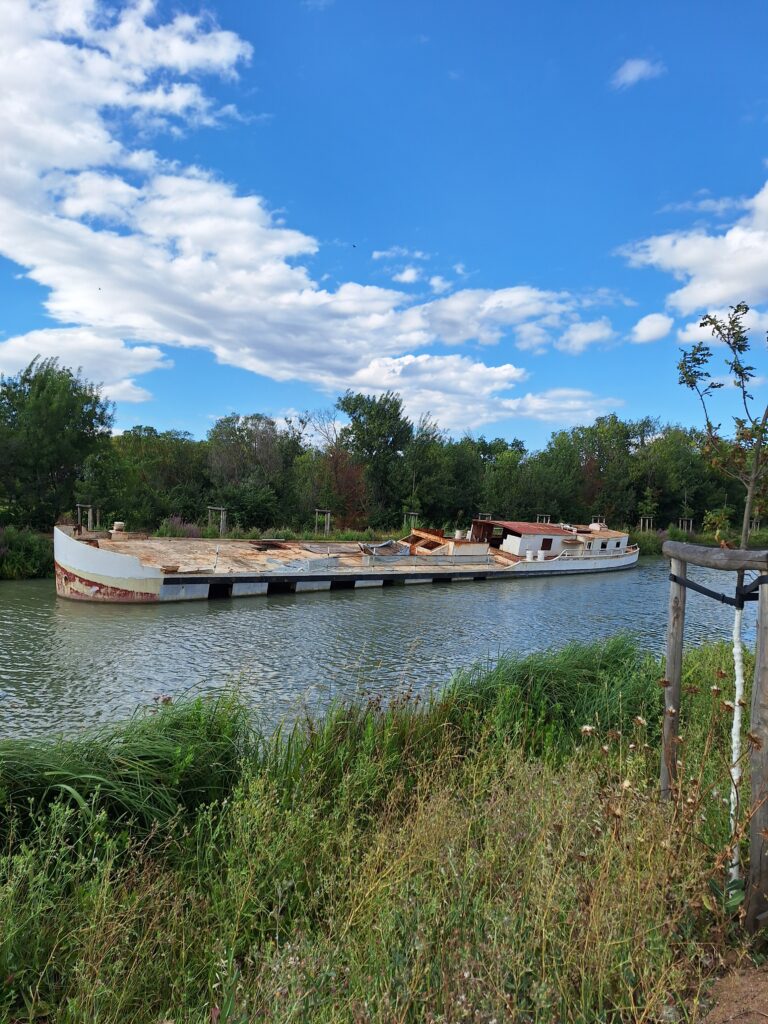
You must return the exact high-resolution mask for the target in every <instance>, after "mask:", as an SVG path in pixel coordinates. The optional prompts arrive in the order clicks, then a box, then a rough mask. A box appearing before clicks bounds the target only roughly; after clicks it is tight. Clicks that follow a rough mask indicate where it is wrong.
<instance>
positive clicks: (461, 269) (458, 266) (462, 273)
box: [453, 263, 467, 277]
mask: <svg viewBox="0 0 768 1024" xmlns="http://www.w3.org/2000/svg"><path fill="white" fill-rule="evenodd" d="M453 269H454V271H455V272H456V273H457V274H458V275H459V277H466V276H467V268H466V267H465V266H464V264H463V263H454V264H453Z"/></svg>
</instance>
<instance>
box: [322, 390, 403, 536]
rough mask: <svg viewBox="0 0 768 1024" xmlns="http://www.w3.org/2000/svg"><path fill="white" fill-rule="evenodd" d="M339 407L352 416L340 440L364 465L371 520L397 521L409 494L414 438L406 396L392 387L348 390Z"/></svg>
mask: <svg viewBox="0 0 768 1024" xmlns="http://www.w3.org/2000/svg"><path fill="white" fill-rule="evenodd" d="M336 408H337V409H338V410H339V411H340V412H343V413H344V414H345V415H346V416H347V417H348V418H349V423H348V424H346V425H345V426H343V427H342V428H341V430H340V431H339V440H340V442H341V444H342V445H344V446H345V447H346V448H347V449H348V450H349V451H350V452H351V453H352V454H353V455H354V456H355V458H357V459H358V460H359V461H360V462H361V463H362V464H363V466H364V470H365V477H366V481H367V483H368V489H369V493H370V500H371V510H370V519H371V522H372V524H373V525H385V524H390V523H393V522H394V521H395V520H396V519H397V518H398V517H399V515H400V513H401V511H402V506H403V502H404V501H405V500H406V497H407V481H406V479H405V473H404V455H405V451H406V449H407V448H408V445H409V444H410V442H411V439H412V438H413V424H412V423H411V421H410V420H409V419H408V417H407V416H406V415H405V413H404V412H403V400H402V399H401V398H400V396H399V395H396V394H395V393H394V392H392V391H387V392H385V393H384V394H383V395H378V396H375V395H363V394H355V393H354V392H352V391H347V392H346V393H345V394H344V395H342V397H341V398H340V399H339V400H338V401H337V403H336Z"/></svg>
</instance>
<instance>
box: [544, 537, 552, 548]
mask: <svg viewBox="0 0 768 1024" xmlns="http://www.w3.org/2000/svg"><path fill="white" fill-rule="evenodd" d="M541 550H542V551H551V550H552V538H551V537H545V538H544V540H543V541H542V542H541Z"/></svg>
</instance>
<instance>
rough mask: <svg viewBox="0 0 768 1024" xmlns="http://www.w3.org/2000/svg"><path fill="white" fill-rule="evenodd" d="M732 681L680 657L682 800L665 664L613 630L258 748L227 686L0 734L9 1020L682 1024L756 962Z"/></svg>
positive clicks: (335, 715) (274, 738) (722, 656)
mask: <svg viewBox="0 0 768 1024" xmlns="http://www.w3.org/2000/svg"><path fill="white" fill-rule="evenodd" d="M725 665H727V651H726V650H725V648H721V647H713V648H708V649H703V650H702V651H697V652H692V654H691V655H689V657H688V659H687V662H686V669H685V671H686V686H688V687H689V688H694V687H695V688H696V690H695V692H693V690H692V692H691V693H690V695H689V696H690V700H689V702H688V703H687V705H686V707H685V709H682V710H684V712H685V714H684V718H683V721H682V726H683V729H682V732H683V735H684V737H685V742H686V750H685V757H684V758H683V759H682V760H683V769H682V777H683V778H682V782H681V787H680V792H679V794H678V800H677V801H675V802H673V804H672V805H669V804H665V805H662V804H660V803H659V802H658V800H657V798H656V788H657V773H658V755H657V746H658V743H657V740H658V728H659V716H660V711H661V704H662V701H661V694H662V689H661V688H660V687H659V679H660V678H661V666H660V665H659V663H658V662H657V661H655V660H654V659H651V658H648V657H646V656H644V655H642V654H640V653H639V652H638V651H637V650H636V649H635V648H634V647H633V646H632V644H631V643H630V642H629V641H627V640H626V639H622V638H619V639H616V640H612V641H608V642H607V643H605V644H599V645H594V646H574V647H570V648H567V649H565V650H564V651H561V652H557V653H553V654H548V655H535V656H532V657H530V658H524V659H502V660H501V661H500V662H499V663H498V664H496V665H492V666H486V667H478V668H476V669H473V670H471V671H468V672H465V673H461V674H460V675H459V676H458V677H457V678H456V679H455V680H454V681H453V682H452V684H451V685H450V686H449V687H448V688H447V689H446V690H445V691H443V692H442V693H439V694H434V695H431V696H429V697H427V698H422V699H420V698H419V697H418V696H415V695H407V694H406V695H404V696H402V697H400V698H398V699H396V700H393V701H392V702H390V703H389V704H387V705H386V706H382V704H381V703H380V702H379V701H375V700H372V701H369V702H367V703H358V704H354V705H349V706H343V705H338V706H336V707H335V708H333V709H331V710H330V711H329V712H328V714H327V715H326V716H325V717H324V718H323V719H321V720H319V721H316V720H311V719H307V720H305V721H303V722H301V723H299V724H298V725H296V726H295V727H293V728H292V729H290V730H285V731H278V732H277V733H275V734H274V735H271V736H268V737H267V736H263V735H261V734H260V733H259V732H258V730H256V729H255V728H254V727H253V725H252V722H251V720H250V719H249V716H248V714H247V712H246V711H245V710H244V709H243V708H242V706H241V705H240V704H239V703H238V701H237V700H236V699H235V698H232V697H229V698H222V699H220V700H218V701H196V702H193V703H192V704H188V703H182V704H180V705H178V706H176V705H173V704H172V705H169V706H165V705H163V706H160V707H159V708H158V709H157V713H156V714H154V715H144V716H142V717H140V718H137V719H136V720H135V721H133V722H131V723H129V725H128V726H126V727H124V728H121V729H118V730H116V731H115V732H114V734H112V735H110V734H108V733H102V734H98V735H97V736H95V737H88V738H87V739H86V740H83V741H78V743H73V744H70V745H69V746H66V745H64V744H61V743H53V744H47V745H46V744H37V743H35V744H29V745H27V747H28V751H27V752H26V753H25V751H24V746H25V745H24V744H22V743H19V744H12V745H7V744H6V745H3V746H2V747H0V759H1V760H0V779H2V785H3V786H5V787H6V789H5V794H4V796H3V800H2V806H3V808H4V815H3V829H4V832H3V836H4V838H3V844H2V847H1V848H0V920H1V921H2V922H3V927H2V929H0V1019H9V1020H14V1021H31V1020H40V1019H44V1020H46V1021H48V1022H50V1024H55V1022H65V1021H66V1022H70V1021H80V1020H98V1021H100V1022H115V1024H117V1022H121V1024H122V1022H136V1024H145V1022H146V1024H150V1022H151V1024H158V1022H165V1021H171V1020H173V1021H185V1022H186V1021H190V1022H194V1024H197V1022H199V1024H204V1022H205V1024H210V1022H211V1021H218V1022H219V1024H223V1022H228V1024H233V1022H234V1024H245V1022H247V1021H255V1020H259V1021H261V1020H265V1021H280V1022H283V1021H285V1022H288V1021H311V1022H315V1021H320V1022H326V1021H327V1022H336V1021H350V1022H369V1021H370V1022H381V1024H384V1022H390V1021H414V1022H416V1021H425V1022H431V1024H437V1022H448V1021H450V1022H454V1021H455V1022H459V1021H470V1020H471V1021H482V1022H484V1024H490V1022H491V1021H493V1020H496V1021H499V1022H500V1021H502V1020H504V1021H519V1022H521V1024H522V1022H526V1024H528V1022H541V1024H544V1022H551V1021H561V1022H572V1024H577V1022H578V1024H582V1022H589V1024H592V1022H594V1024H598V1022H600V1024H622V1022H638V1024H640V1022H643V1024H645V1022H651V1021H653V1020H660V1019H669V1013H670V1012H671V1011H670V1009H669V1008H670V1007H672V1008H674V1010H675V1013H677V1014H679V1015H680V1016H679V1018H676V1019H680V1020H689V1021H691V1022H693V1021H696V1020H698V1019H700V1006H701V997H702V994H703V992H704V991H705V982H706V979H707V978H708V977H709V976H710V975H712V973H713V972H714V971H715V970H716V969H717V967H718V965H719V964H720V963H721V961H722V958H723V957H726V956H730V957H734V956H741V955H743V949H742V946H741V945H740V940H739V938H738V931H737V929H736V928H735V925H734V920H733V915H732V913H731V911H730V910H729V907H728V906H727V905H726V901H725V900H723V899H720V898H718V897H717V893H718V891H719V890H718V886H721V883H722V865H721V864H718V863H717V856H716V853H717V851H718V850H721V849H722V848H723V846H724V844H726V843H727V831H725V830H727V813H726V816H725V818H723V815H722V813H721V811H720V810H719V808H720V807H721V806H722V801H721V799H720V796H719V795H717V794H714V793H713V790H714V789H716V787H717V785H719V784H721V782H722V772H721V768H722V766H723V764H724V763H725V762H726V761H727V731H728V730H727V715H728V712H727V709H724V708H723V707H722V701H721V700H720V699H719V694H713V693H712V691H711V689H710V687H711V686H712V685H716V684H717V681H718V680H720V678H721V677H720V676H719V674H718V673H722V672H724V671H725V668H724V666H725ZM174 745H175V746H174ZM174 749H175V750H176V751H177V753H176V758H175V760H174V758H173V757H170V753H171V752H172V751H173V750H174ZM46 750H47V753H45V751H46ZM128 750H130V751H131V753H130V754H128V753H127V751H128ZM29 751H31V754H29ZM158 751H165V753H164V754H163V755H162V756H159V755H158V753H157V752H158ZM123 758H124V759H125V763H124V761H123ZM723 759H725V760H723ZM704 761H705V762H706V765H705V766H704V767H702V763H703V762H704ZM169 764H175V765H176V766H177V767H178V766H179V765H183V768H180V769H179V770H176V768H173V769H170V770H169V768H168V765H169ZM127 766H130V767H127ZM61 772H65V773H66V774H65V775H61V774H60V773H61ZM90 776H93V778H90ZM63 779H66V781H65V782H64V784H63V785H62V784H61V783H62V780H63ZM57 786H58V788H56V787H57ZM123 786H124V787H125V792H124V794H123V795H122V796H119V795H118V792H119V789H120V788H121V787H123ZM710 804H712V805H713V806H714V807H715V808H716V813H713V814H707V813H706V808H707V807H708V806H709V805H710ZM665 1014H666V1016H665ZM3 1015H5V1016H3Z"/></svg>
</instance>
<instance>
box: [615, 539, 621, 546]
mask: <svg viewBox="0 0 768 1024" xmlns="http://www.w3.org/2000/svg"><path fill="white" fill-rule="evenodd" d="M616 547H617V548H620V547H621V541H620V540H617V541H616Z"/></svg>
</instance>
